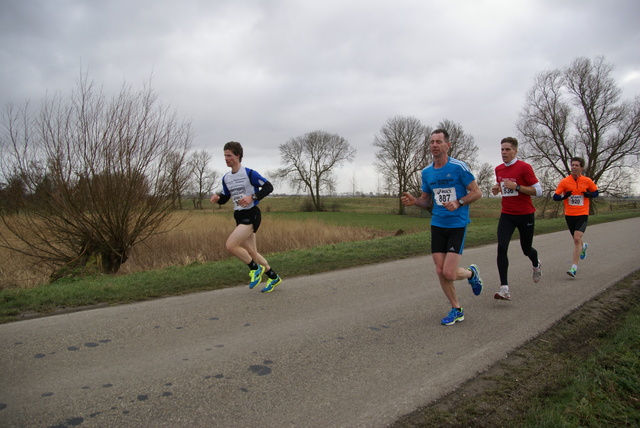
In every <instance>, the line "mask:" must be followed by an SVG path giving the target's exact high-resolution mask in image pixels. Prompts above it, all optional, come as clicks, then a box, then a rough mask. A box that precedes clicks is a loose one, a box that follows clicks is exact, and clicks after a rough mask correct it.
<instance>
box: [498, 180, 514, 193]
mask: <svg viewBox="0 0 640 428" xmlns="http://www.w3.org/2000/svg"><path fill="white" fill-rule="evenodd" d="M500 187H501V188H502V196H518V192H517V191H516V189H507V188H506V187H504V181H503V182H501V183H500Z"/></svg>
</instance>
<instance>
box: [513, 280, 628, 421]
mask: <svg viewBox="0 0 640 428" xmlns="http://www.w3.org/2000/svg"><path fill="white" fill-rule="evenodd" d="M636 276H637V275H636ZM636 286H637V285H636ZM621 315H622V314H621ZM623 315H624V319H622V320H621V325H619V326H617V327H616V328H615V332H614V333H613V334H612V335H604V336H603V337H602V338H600V341H599V343H596V344H593V345H594V347H595V348H596V351H595V352H593V353H591V354H590V355H589V356H587V357H586V358H585V360H584V361H581V362H580V363H577V362H576V359H573V360H572V361H573V364H572V366H570V368H569V369H568V372H566V373H565V378H564V380H563V382H562V383H563V384H564V386H563V387H562V388H561V389H559V390H558V391H556V392H555V393H554V394H552V395H539V396H538V397H536V399H535V400H533V402H532V403H531V407H530V411H529V412H528V416H527V417H526V419H525V421H524V424H523V426H526V427H548V428H555V427H624V426H629V427H637V426H640V306H637V305H636V306H634V307H632V308H631V309H630V310H629V311H627V312H625V313H624V314H623Z"/></svg>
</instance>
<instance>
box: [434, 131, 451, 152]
mask: <svg viewBox="0 0 640 428" xmlns="http://www.w3.org/2000/svg"><path fill="white" fill-rule="evenodd" d="M429 148H430V149H431V154H432V155H433V157H434V158H437V157H440V156H443V155H444V156H448V154H447V153H448V152H449V148H451V143H450V142H449V133H448V132H447V131H446V130H445V129H436V130H435V131H433V132H432V133H431V139H430V140H429Z"/></svg>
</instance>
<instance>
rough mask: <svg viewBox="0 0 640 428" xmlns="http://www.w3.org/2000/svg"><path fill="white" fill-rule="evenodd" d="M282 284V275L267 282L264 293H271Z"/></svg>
mask: <svg viewBox="0 0 640 428" xmlns="http://www.w3.org/2000/svg"><path fill="white" fill-rule="evenodd" d="M281 282H282V278H280V275H278V276H276V277H275V278H274V279H270V280H269V281H267V285H266V286H265V287H264V288H263V289H262V292H263V293H271V292H272V291H273V289H274V288H276V287H277V286H278V285H280V283H281Z"/></svg>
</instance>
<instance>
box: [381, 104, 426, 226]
mask: <svg viewBox="0 0 640 428" xmlns="http://www.w3.org/2000/svg"><path fill="white" fill-rule="evenodd" d="M427 134H428V132H427V128H425V126H424V125H422V123H420V121H419V120H418V119H416V118H414V117H404V116H394V117H392V118H390V119H388V120H387V122H386V123H385V124H384V125H383V126H382V128H380V132H379V134H377V135H376V136H375V137H374V140H373V146H374V147H377V148H378V151H377V152H376V161H375V162H374V166H375V168H376V170H377V171H378V172H379V173H380V174H382V176H383V177H384V178H385V181H386V182H387V183H389V184H390V185H391V186H393V188H395V192H396V195H395V196H397V197H398V214H400V215H402V214H404V206H403V205H402V201H401V200H400V197H401V196H402V193H403V192H413V193H416V192H418V191H419V189H420V182H419V180H420V177H419V172H420V171H421V170H422V169H423V168H424V167H425V166H426V164H427V156H428V153H429V152H428V146H427V145H426V144H425V141H426V137H427Z"/></svg>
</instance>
